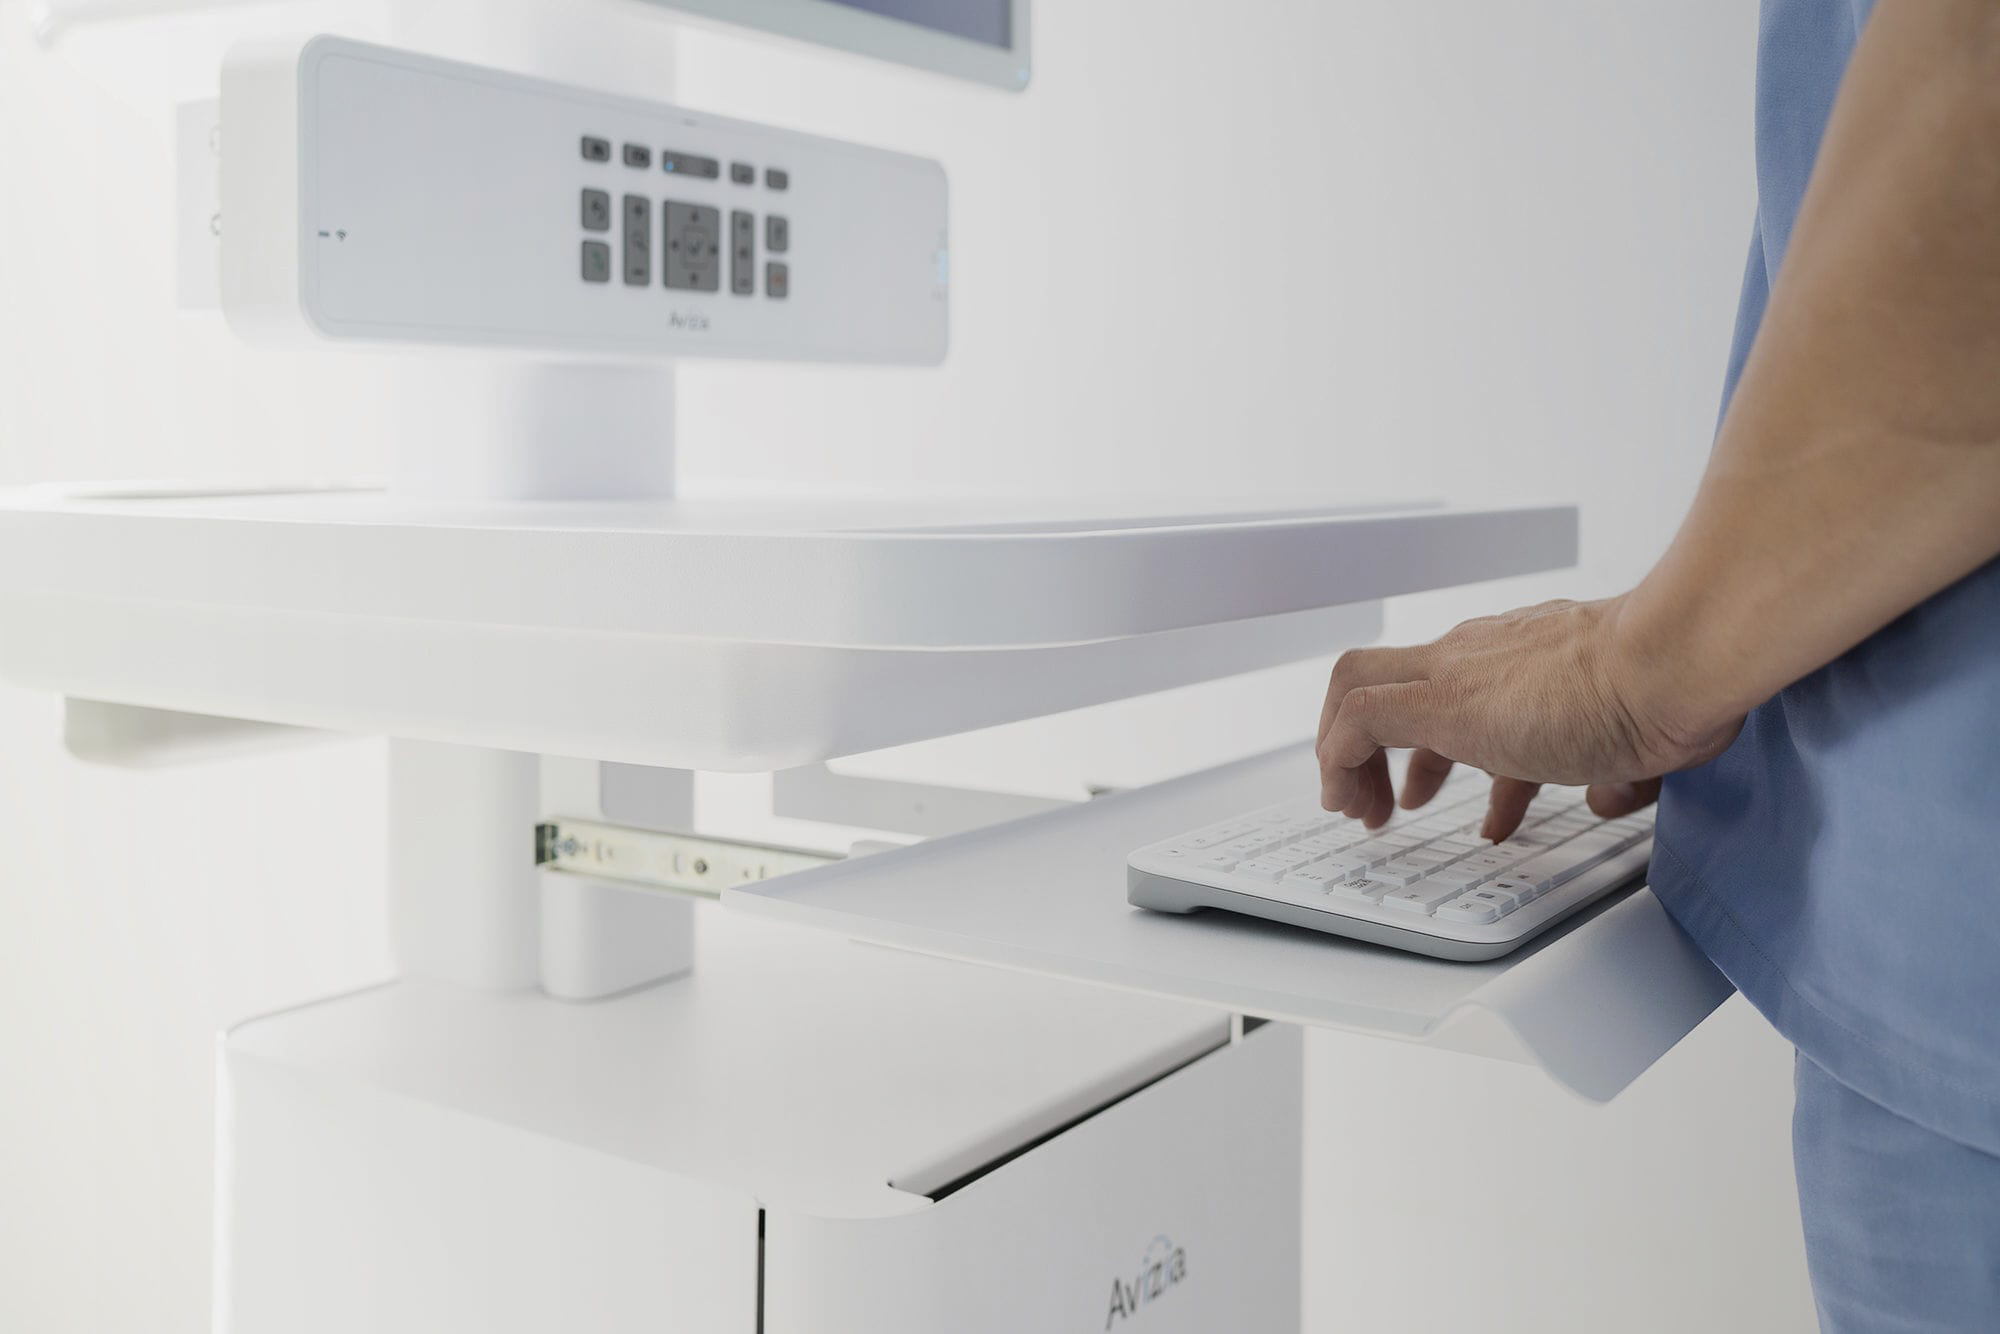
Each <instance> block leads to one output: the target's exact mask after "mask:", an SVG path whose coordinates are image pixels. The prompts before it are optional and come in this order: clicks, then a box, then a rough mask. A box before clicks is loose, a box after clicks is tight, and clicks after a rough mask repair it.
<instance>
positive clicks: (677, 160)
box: [660, 148, 722, 181]
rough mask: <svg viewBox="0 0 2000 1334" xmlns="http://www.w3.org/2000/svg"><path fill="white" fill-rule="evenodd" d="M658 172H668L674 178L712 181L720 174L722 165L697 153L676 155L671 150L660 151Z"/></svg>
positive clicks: (663, 149)
mask: <svg viewBox="0 0 2000 1334" xmlns="http://www.w3.org/2000/svg"><path fill="white" fill-rule="evenodd" d="M660 170H662V171H670V172H672V173H673V174H674V175H676V176H695V177H699V178H700V179H702V180H706V181H712V180H714V179H715V178H716V177H717V176H719V175H721V174H722V164H721V163H719V162H717V161H716V160H715V159H714V158H712V157H703V156H702V155H701V154H699V153H677V152H674V151H673V150H672V149H667V148H662V149H661V150H660Z"/></svg>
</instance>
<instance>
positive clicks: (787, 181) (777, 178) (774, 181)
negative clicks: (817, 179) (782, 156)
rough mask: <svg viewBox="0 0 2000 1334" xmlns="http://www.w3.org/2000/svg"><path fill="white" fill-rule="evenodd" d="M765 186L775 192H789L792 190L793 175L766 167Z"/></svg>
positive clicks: (780, 169)
mask: <svg viewBox="0 0 2000 1334" xmlns="http://www.w3.org/2000/svg"><path fill="white" fill-rule="evenodd" d="M764 184H765V185H767V186H769V187H770V188H771V189H773V190H789V189H791V188H792V174H791V173H790V172H788V171H785V170H783V169H782V168H779V167H766V168H764Z"/></svg>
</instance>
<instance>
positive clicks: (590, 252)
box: [583, 241, 611, 283]
mask: <svg viewBox="0 0 2000 1334" xmlns="http://www.w3.org/2000/svg"><path fill="white" fill-rule="evenodd" d="M583 280H584V281H585V282H587V283H608V282H610V281H611V247H610V246H608V245H606V244H605V243H604V242H602V241H585V242H584V243H583Z"/></svg>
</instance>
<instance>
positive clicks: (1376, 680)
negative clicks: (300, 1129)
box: [1318, 598, 1743, 840]
mask: <svg viewBox="0 0 2000 1334" xmlns="http://www.w3.org/2000/svg"><path fill="white" fill-rule="evenodd" d="M1623 604H1624V599H1623V598H1611V599H1607V600H1605V601H1602V602H1545V603H1542V604H1541V605H1540V606H1536V607H1525V608H1523V609H1521V610H1519V611H1513V612H1508V613H1507V614H1506V615H1504V616H1485V617H1481V618H1479V619H1478V620H1472V621H1467V622H1466V623H1465V624H1463V625H1461V626H1459V627H1458V628H1456V629H1454V630H1452V631H1451V632H1450V633H1449V634H1447V635H1445V636H1444V637H1443V638H1441V639H1438V640H1435V641H1433V642H1431V643H1429V644H1423V645H1419V646H1417V647H1415V648H1366V649H1355V650H1353V651H1352V652H1349V653H1345V654H1342V655H1341V658H1340V661H1339V662H1338V663H1336V664H1335V666H1334V669H1333V679H1332V681H1331V682H1330V683H1329V684H1328V686H1327V692H1326V707H1325V709H1324V710H1323V711H1322V713H1321V714H1320V723H1319V748H1318V753H1319V765H1320V780H1321V792H1320V804H1321V805H1322V806H1324V807H1325V808H1326V809H1327V810H1330V811H1340V812H1342V813H1344V814H1346V815H1349V816H1352V817H1355V818H1357V819H1360V820H1362V821H1363V822H1365V823H1366V824H1367V826H1368V827H1369V828H1371V829H1373V828H1377V827H1379V826H1380V825H1382V824H1383V822H1385V821H1386V820H1388V818H1389V816H1390V814H1391V813H1392V812H1393V810H1394V809H1395V792H1394V790H1393V788H1392V786H1391V782H1390V778H1389V764H1388V757H1387V755H1386V754H1385V753H1384V747H1405V746H1407V747H1411V748H1413V749H1414V751H1415V753H1414V754H1413V755H1412V756H1411V757H1410V765H1409V770H1408V773H1407V775H1406V777H1405V780H1404V784H1403V801H1402V804H1403V807H1404V809H1406V810H1413V809H1415V808H1417V807H1419V806H1422V805H1423V804H1424V803H1425V802H1427V801H1429V800H1430V799H1431V798H1432V797H1433V796H1435V795H1436V793H1437V790H1438V788H1439V787H1440V786H1441V785H1442V784H1443V783H1444V780H1445V777H1446V776H1447V775H1448V774H1449V773H1450V772H1451V766H1452V764H1453V763H1454V762H1457V763H1463V764H1471V765H1474V766H1476V767H1478V768H1480V769H1484V770H1486V771H1487V772H1488V773H1489V774H1492V775H1494V784H1493V797H1492V803H1491V806H1490V808H1489V810H1488V813H1487V816H1486V823H1485V826H1484V829H1483V833H1484V834H1485V836H1486V837H1487V838H1490V839H1494V840H1498V839H1503V838H1505V837H1507V836H1508V835H1509V834H1511V833H1513V832H1514V830H1515V829H1516V828H1517V827H1518V826H1519V825H1520V823H1521V819H1522V817H1523V816H1524V815H1525V814H1526V813H1527V809H1528V803H1529V802H1531V801H1532V800H1534V796H1535V793H1536V791H1537V790H1538V788H1539V786H1540V785H1541V784H1543V783H1565V784H1587V785H1589V788H1590V793H1589V801H1590V808H1591V809H1592V810H1593V811H1595V812H1596V813H1597V814H1598V815H1599V816H1601V817H1604V818H1607V819H1609V818H1613V817H1615V816H1619V815H1624V814H1627V813H1628V812H1631V811H1634V810H1637V809H1639V808H1640V807H1642V806H1645V805H1646V804H1648V803H1650V802H1651V801H1652V800H1653V799H1654V798H1655V797H1657V796H1658V795H1659V791H1660V776H1661V775H1662V774H1666V773H1670V772H1672V771H1673V770H1676V769H1683V768H1687V767H1689V766H1691V765H1696V764H1701V763H1704V762H1706V761H1708V760H1710V759H1713V758H1714V757H1715V756H1717V755H1719V754H1721V753H1722V752H1723V750H1725V749H1727V747H1728V745H1729V743H1730V741H1732V740H1733V739H1734V738H1735V736H1736V733H1737V731H1738V730H1739V729H1740V728H1741V727H1742V725H1743V719H1742V717H1741V716H1740V715H1737V716H1734V717H1726V718H1720V719H1704V718H1701V717H1700V716H1699V712H1700V711H1699V709H1698V708H1694V707H1690V702H1689V699H1688V696H1689V695H1690V694H1691V693H1692V692H1691V691H1690V690H1688V689H1687V688H1686V686H1687V683H1685V682H1680V683H1675V682H1662V681H1661V680H1660V679H1659V678H1660V676H1661V674H1662V673H1661V672H1660V670H1658V668H1659V664H1658V663H1657V661H1651V660H1648V658H1647V656H1646V655H1645V654H1643V653H1639V652H1634V651H1633V650H1632V649H1631V647H1630V646H1629V645H1627V644H1625V643H1623V642H1621V640H1620V637H1619V634H1618V628H1619V627H1618V618H1619V613H1620V611H1621V609H1622V607H1623Z"/></svg>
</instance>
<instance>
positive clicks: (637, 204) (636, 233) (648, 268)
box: [625, 195, 653, 287]
mask: <svg viewBox="0 0 2000 1334" xmlns="http://www.w3.org/2000/svg"><path fill="white" fill-rule="evenodd" d="M652 281H653V201H652V200H650V199H648V198H646V196H644V195H626V196H625V285H626V286H627V287H644V286H646V285H647V284H649V283H651V282H652Z"/></svg>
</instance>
